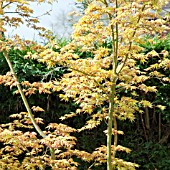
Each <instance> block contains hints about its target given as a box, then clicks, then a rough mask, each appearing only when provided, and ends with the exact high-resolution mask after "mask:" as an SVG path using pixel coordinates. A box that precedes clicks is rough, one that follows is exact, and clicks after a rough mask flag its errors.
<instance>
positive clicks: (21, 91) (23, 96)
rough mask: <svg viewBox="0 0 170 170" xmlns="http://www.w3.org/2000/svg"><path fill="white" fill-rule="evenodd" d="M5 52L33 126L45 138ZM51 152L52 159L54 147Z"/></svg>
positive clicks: (53, 157)
mask: <svg viewBox="0 0 170 170" xmlns="http://www.w3.org/2000/svg"><path fill="white" fill-rule="evenodd" d="M3 54H4V57H5V59H6V61H7V63H8V66H9V68H10V70H11V73H12V75H13V77H14V78H15V81H16V83H17V88H18V90H19V93H20V95H21V98H22V100H23V102H24V105H25V107H26V110H27V112H28V116H29V117H30V119H31V122H32V124H33V126H34V127H35V129H36V131H37V132H38V133H39V134H40V135H41V136H42V137H43V138H45V137H46V135H45V134H44V132H43V131H42V130H41V129H40V127H39V126H38V125H37V123H36V122H35V119H34V116H33V114H32V111H31V109H30V106H29V104H28V101H27V99H26V97H25V95H24V92H23V90H22V88H21V86H20V83H19V81H18V78H17V75H16V73H15V71H14V68H13V66H12V63H11V61H10V59H9V56H8V54H7V52H3ZM50 152H51V158H52V159H55V153H54V149H50Z"/></svg>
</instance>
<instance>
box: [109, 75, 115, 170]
mask: <svg viewBox="0 0 170 170" xmlns="http://www.w3.org/2000/svg"><path fill="white" fill-rule="evenodd" d="M115 89H116V77H115V78H114V80H113V84H112V87H111V93H110V99H109V117H108V125H107V170H112V126H113V121H114V128H116V129H117V122H116V117H115V115H114V97H115ZM115 135H117V134H115ZM115 145H117V137H115V136H114V146H115ZM113 156H115V152H114V153H113Z"/></svg>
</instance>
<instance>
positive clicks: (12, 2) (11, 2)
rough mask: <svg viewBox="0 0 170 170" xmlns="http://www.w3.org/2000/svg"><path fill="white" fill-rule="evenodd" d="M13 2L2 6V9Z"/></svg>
mask: <svg viewBox="0 0 170 170" xmlns="http://www.w3.org/2000/svg"><path fill="white" fill-rule="evenodd" d="M12 3H13V2H9V3H7V4H6V5H4V6H2V9H4V8H6V7H7V6H8V5H10V4H12Z"/></svg>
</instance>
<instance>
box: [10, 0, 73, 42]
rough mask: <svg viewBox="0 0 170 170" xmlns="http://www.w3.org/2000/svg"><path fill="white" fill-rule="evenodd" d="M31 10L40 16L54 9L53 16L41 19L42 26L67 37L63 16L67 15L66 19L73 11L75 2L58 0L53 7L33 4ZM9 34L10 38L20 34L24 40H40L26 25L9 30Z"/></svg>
mask: <svg viewBox="0 0 170 170" xmlns="http://www.w3.org/2000/svg"><path fill="white" fill-rule="evenodd" d="M31 8H32V9H33V10H34V15H35V16H40V15H42V14H43V13H45V12H46V11H49V10H50V9H51V8H52V11H51V12H50V14H51V15H47V16H42V17H41V18H40V26H44V27H46V28H48V29H50V30H52V31H54V32H55V33H56V34H57V33H58V34H60V36H61V37H62V36H63V34H64V35H65V32H67V31H68V30H66V29H64V28H62V25H61V24H62V23H61V19H62V15H65V17H66V16H67V13H69V12H70V11H72V10H73V9H74V8H75V6H74V0H58V2H55V3H53V5H52V6H51V5H49V4H41V5H37V4H36V3H32V4H31ZM7 32H8V36H12V35H15V34H18V35H19V36H20V37H21V38H24V39H30V40H37V39H38V38H39V37H38V36H37V33H36V32H35V31H34V30H33V29H30V28H27V27H26V26H24V25H22V26H21V27H20V28H18V29H14V28H7Z"/></svg>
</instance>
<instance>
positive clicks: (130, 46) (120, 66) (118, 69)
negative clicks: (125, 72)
mask: <svg viewBox="0 0 170 170" xmlns="http://www.w3.org/2000/svg"><path fill="white" fill-rule="evenodd" d="M144 9H145V4H144V5H143V7H142V10H141V12H143V11H144ZM140 19H141V15H139V18H138V20H137V24H138V23H139V21H140ZM137 29H138V27H136V28H135V29H134V32H133V35H132V37H134V36H135V34H136V31H137ZM131 48H132V41H131V42H130V43H129V49H128V51H130V50H131ZM128 57H129V53H128V54H126V56H125V59H124V61H123V63H121V64H120V65H119V66H118V67H117V70H116V73H117V74H119V73H120V72H121V71H122V69H123V67H124V66H125V64H126V61H127V59H128Z"/></svg>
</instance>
